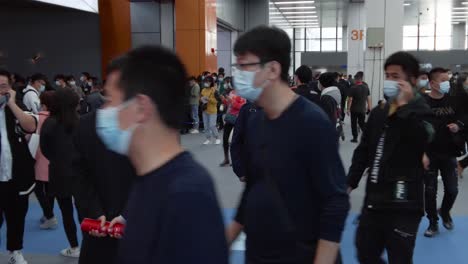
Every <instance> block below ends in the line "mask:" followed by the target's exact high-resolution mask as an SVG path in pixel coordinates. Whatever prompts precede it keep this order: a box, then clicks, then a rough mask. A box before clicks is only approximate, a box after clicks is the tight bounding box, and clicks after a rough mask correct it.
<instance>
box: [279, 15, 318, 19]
mask: <svg viewBox="0 0 468 264" xmlns="http://www.w3.org/2000/svg"><path fill="white" fill-rule="evenodd" d="M294 18H317V16H316V15H312V16H310V15H309V16H286V19H294Z"/></svg>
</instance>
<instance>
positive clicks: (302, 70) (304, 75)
mask: <svg viewBox="0 0 468 264" xmlns="http://www.w3.org/2000/svg"><path fill="white" fill-rule="evenodd" d="M294 74H295V75H296V76H297V78H298V79H299V81H301V83H303V84H308V83H310V82H311V81H312V70H311V69H310V68H309V67H308V66H306V65H302V66H301V67H299V68H297V70H296V72H294Z"/></svg>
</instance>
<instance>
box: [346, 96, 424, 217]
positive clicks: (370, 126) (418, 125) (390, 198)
mask: <svg viewBox="0 0 468 264" xmlns="http://www.w3.org/2000/svg"><path fill="white" fill-rule="evenodd" d="M389 110H390V105H389V104H387V105H385V106H384V107H380V106H378V107H376V108H375V109H374V110H372V112H371V114H370V117H369V120H368V122H367V124H366V128H365V130H364V133H363V136H362V140H361V143H360V145H359V146H358V148H357V149H356V150H355V152H354V156H353V161H352V165H351V168H350V170H349V175H348V185H349V186H350V187H351V188H353V189H354V188H356V187H357V186H358V184H359V181H360V180H361V177H362V176H363V173H364V171H365V170H366V169H368V171H369V175H368V176H369V177H368V179H367V187H366V198H365V201H364V203H365V205H364V207H365V208H366V209H369V210H382V209H384V210H388V209H391V210H398V211H401V210H410V211H417V212H420V213H421V214H423V213H424V184H423V175H424V168H423V164H422V157H423V154H424V152H425V151H426V150H427V148H428V145H429V142H430V140H431V138H432V135H433V129H432V126H431V125H430V124H429V123H428V122H426V121H424V120H425V119H426V118H427V117H428V116H430V115H431V110H430V109H429V107H428V106H427V104H426V103H425V101H424V99H423V98H422V97H420V96H417V97H416V98H415V99H414V100H413V101H412V102H410V103H409V104H408V105H405V106H403V107H400V108H399V109H398V110H397V111H396V112H395V113H394V114H392V115H390V116H389ZM382 142H383V143H382ZM401 182H404V184H405V186H406V187H405V188H406V190H407V192H406V193H407V197H406V198H405V199H402V200H398V199H396V198H395V196H396V192H397V190H398V186H399V183H401Z"/></svg>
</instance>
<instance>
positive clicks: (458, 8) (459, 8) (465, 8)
mask: <svg viewBox="0 0 468 264" xmlns="http://www.w3.org/2000/svg"><path fill="white" fill-rule="evenodd" d="M467 9H468V7H454V8H453V10H467Z"/></svg>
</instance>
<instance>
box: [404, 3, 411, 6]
mask: <svg viewBox="0 0 468 264" xmlns="http://www.w3.org/2000/svg"><path fill="white" fill-rule="evenodd" d="M403 5H404V6H410V5H411V4H410V3H404V4H403Z"/></svg>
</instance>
